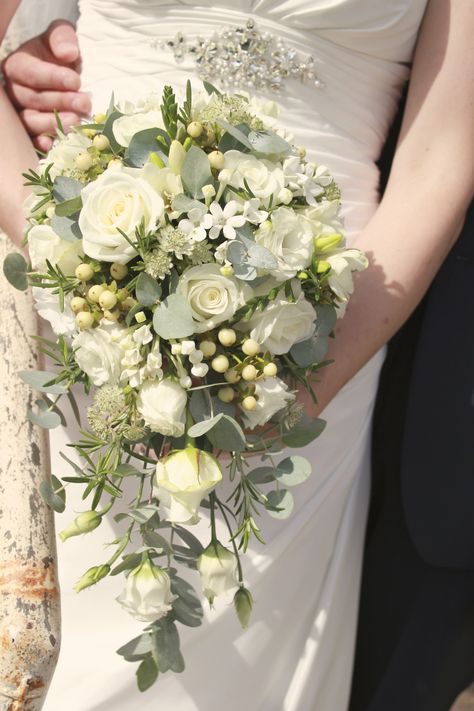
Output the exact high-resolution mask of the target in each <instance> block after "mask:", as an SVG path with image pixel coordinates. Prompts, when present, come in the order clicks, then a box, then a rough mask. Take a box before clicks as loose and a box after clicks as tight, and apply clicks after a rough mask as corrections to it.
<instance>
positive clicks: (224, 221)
mask: <svg viewBox="0 0 474 711" xmlns="http://www.w3.org/2000/svg"><path fill="white" fill-rule="evenodd" d="M238 209H239V204H238V202H237V201H236V200H230V201H229V202H228V203H227V204H226V206H225V207H224V209H222V207H221V206H220V205H219V203H218V202H212V203H211V204H210V205H209V212H210V215H209V217H210V219H209V222H208V224H210V225H211V227H210V229H209V239H217V238H218V237H219V235H220V233H221V230H222V232H223V234H224V237H225V238H226V239H235V235H236V232H235V228H236V227H243V225H245V222H246V220H245V217H243V215H237V214H236V213H237V210H238ZM206 217H207V216H206Z"/></svg>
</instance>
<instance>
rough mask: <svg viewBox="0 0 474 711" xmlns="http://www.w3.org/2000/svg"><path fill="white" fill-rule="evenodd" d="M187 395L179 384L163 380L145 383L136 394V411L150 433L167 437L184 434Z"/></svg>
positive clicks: (167, 379)
mask: <svg viewBox="0 0 474 711" xmlns="http://www.w3.org/2000/svg"><path fill="white" fill-rule="evenodd" d="M186 404H187V395H186V392H185V391H184V389H183V388H182V387H181V385H180V384H179V383H176V382H175V381H174V380H170V379H169V378H165V379H164V380H160V381H158V382H155V381H149V382H145V383H144V384H143V385H142V387H141V388H140V391H139V393H138V398H137V409H138V412H139V413H140V414H141V416H142V417H143V419H144V420H145V424H146V425H148V427H149V428H150V429H151V430H152V432H160V434H163V435H166V436H167V437H181V435H183V434H184V425H185V418H186Z"/></svg>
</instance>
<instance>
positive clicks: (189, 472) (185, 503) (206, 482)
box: [153, 447, 222, 525]
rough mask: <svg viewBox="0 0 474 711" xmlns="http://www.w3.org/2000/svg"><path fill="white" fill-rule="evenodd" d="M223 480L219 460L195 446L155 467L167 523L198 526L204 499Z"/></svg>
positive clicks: (157, 485) (157, 490)
mask: <svg viewBox="0 0 474 711" xmlns="http://www.w3.org/2000/svg"><path fill="white" fill-rule="evenodd" d="M221 480H222V472H221V469H220V467H219V464H218V462H217V460H216V459H215V458H214V457H213V456H212V454H209V453H208V452H203V451H201V450H199V449H196V448H195V447H187V448H186V449H183V450H179V451H175V452H171V454H168V456H167V457H164V458H163V459H161V460H159V461H158V462H157V464H156V477H155V486H154V489H153V493H154V495H155V496H156V497H157V498H158V499H159V500H160V506H161V507H162V508H163V509H164V511H165V515H166V520H167V521H171V522H172V523H183V524H188V525H190V524H195V523H197V522H198V521H199V514H198V511H199V507H200V505H201V501H202V499H203V498H204V497H205V496H206V495H207V494H208V493H209V492H210V491H212V489H214V487H215V486H216V485H217V484H218V483H219V482H220V481H221Z"/></svg>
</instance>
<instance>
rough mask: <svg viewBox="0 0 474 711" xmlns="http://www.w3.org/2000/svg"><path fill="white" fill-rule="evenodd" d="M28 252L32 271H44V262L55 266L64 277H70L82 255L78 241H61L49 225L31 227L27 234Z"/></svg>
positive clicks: (45, 267)
mask: <svg viewBox="0 0 474 711" xmlns="http://www.w3.org/2000/svg"><path fill="white" fill-rule="evenodd" d="M28 252H29V254H30V258H31V265H32V267H33V269H37V270H38V271H46V270H47V268H48V267H47V265H46V260H48V261H49V262H51V264H52V265H53V267H55V266H56V265H57V266H58V267H59V268H60V269H61V271H62V272H64V274H65V275H66V276H72V275H73V274H74V270H75V269H76V267H77V265H78V264H80V262H81V259H80V257H82V256H83V255H84V252H83V251H82V242H81V240H79V239H76V240H74V241H73V242H69V241H68V240H65V239H61V237H59V235H57V234H56V232H55V231H54V230H53V228H52V227H51V226H50V225H33V227H32V228H31V230H30V231H29V232H28Z"/></svg>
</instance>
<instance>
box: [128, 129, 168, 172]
mask: <svg viewBox="0 0 474 711" xmlns="http://www.w3.org/2000/svg"><path fill="white" fill-rule="evenodd" d="M159 132H160V129H159V128H146V129H145V130H144V131H138V133H135V135H134V136H133V137H132V140H131V141H130V145H129V146H128V148H127V151H126V153H125V160H126V161H127V163H128V164H129V165H131V166H133V167H134V168H142V167H143V166H144V165H145V163H147V162H148V160H149V158H150V153H158V155H159V156H160V158H161V159H162V160H163V162H164V163H167V160H168V159H167V156H166V153H165V151H164V150H163V149H164V145H163V143H162V142H161V141H159V140H158V139H157V136H158V134H159ZM161 133H164V132H161ZM165 135H166V134H165Z"/></svg>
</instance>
